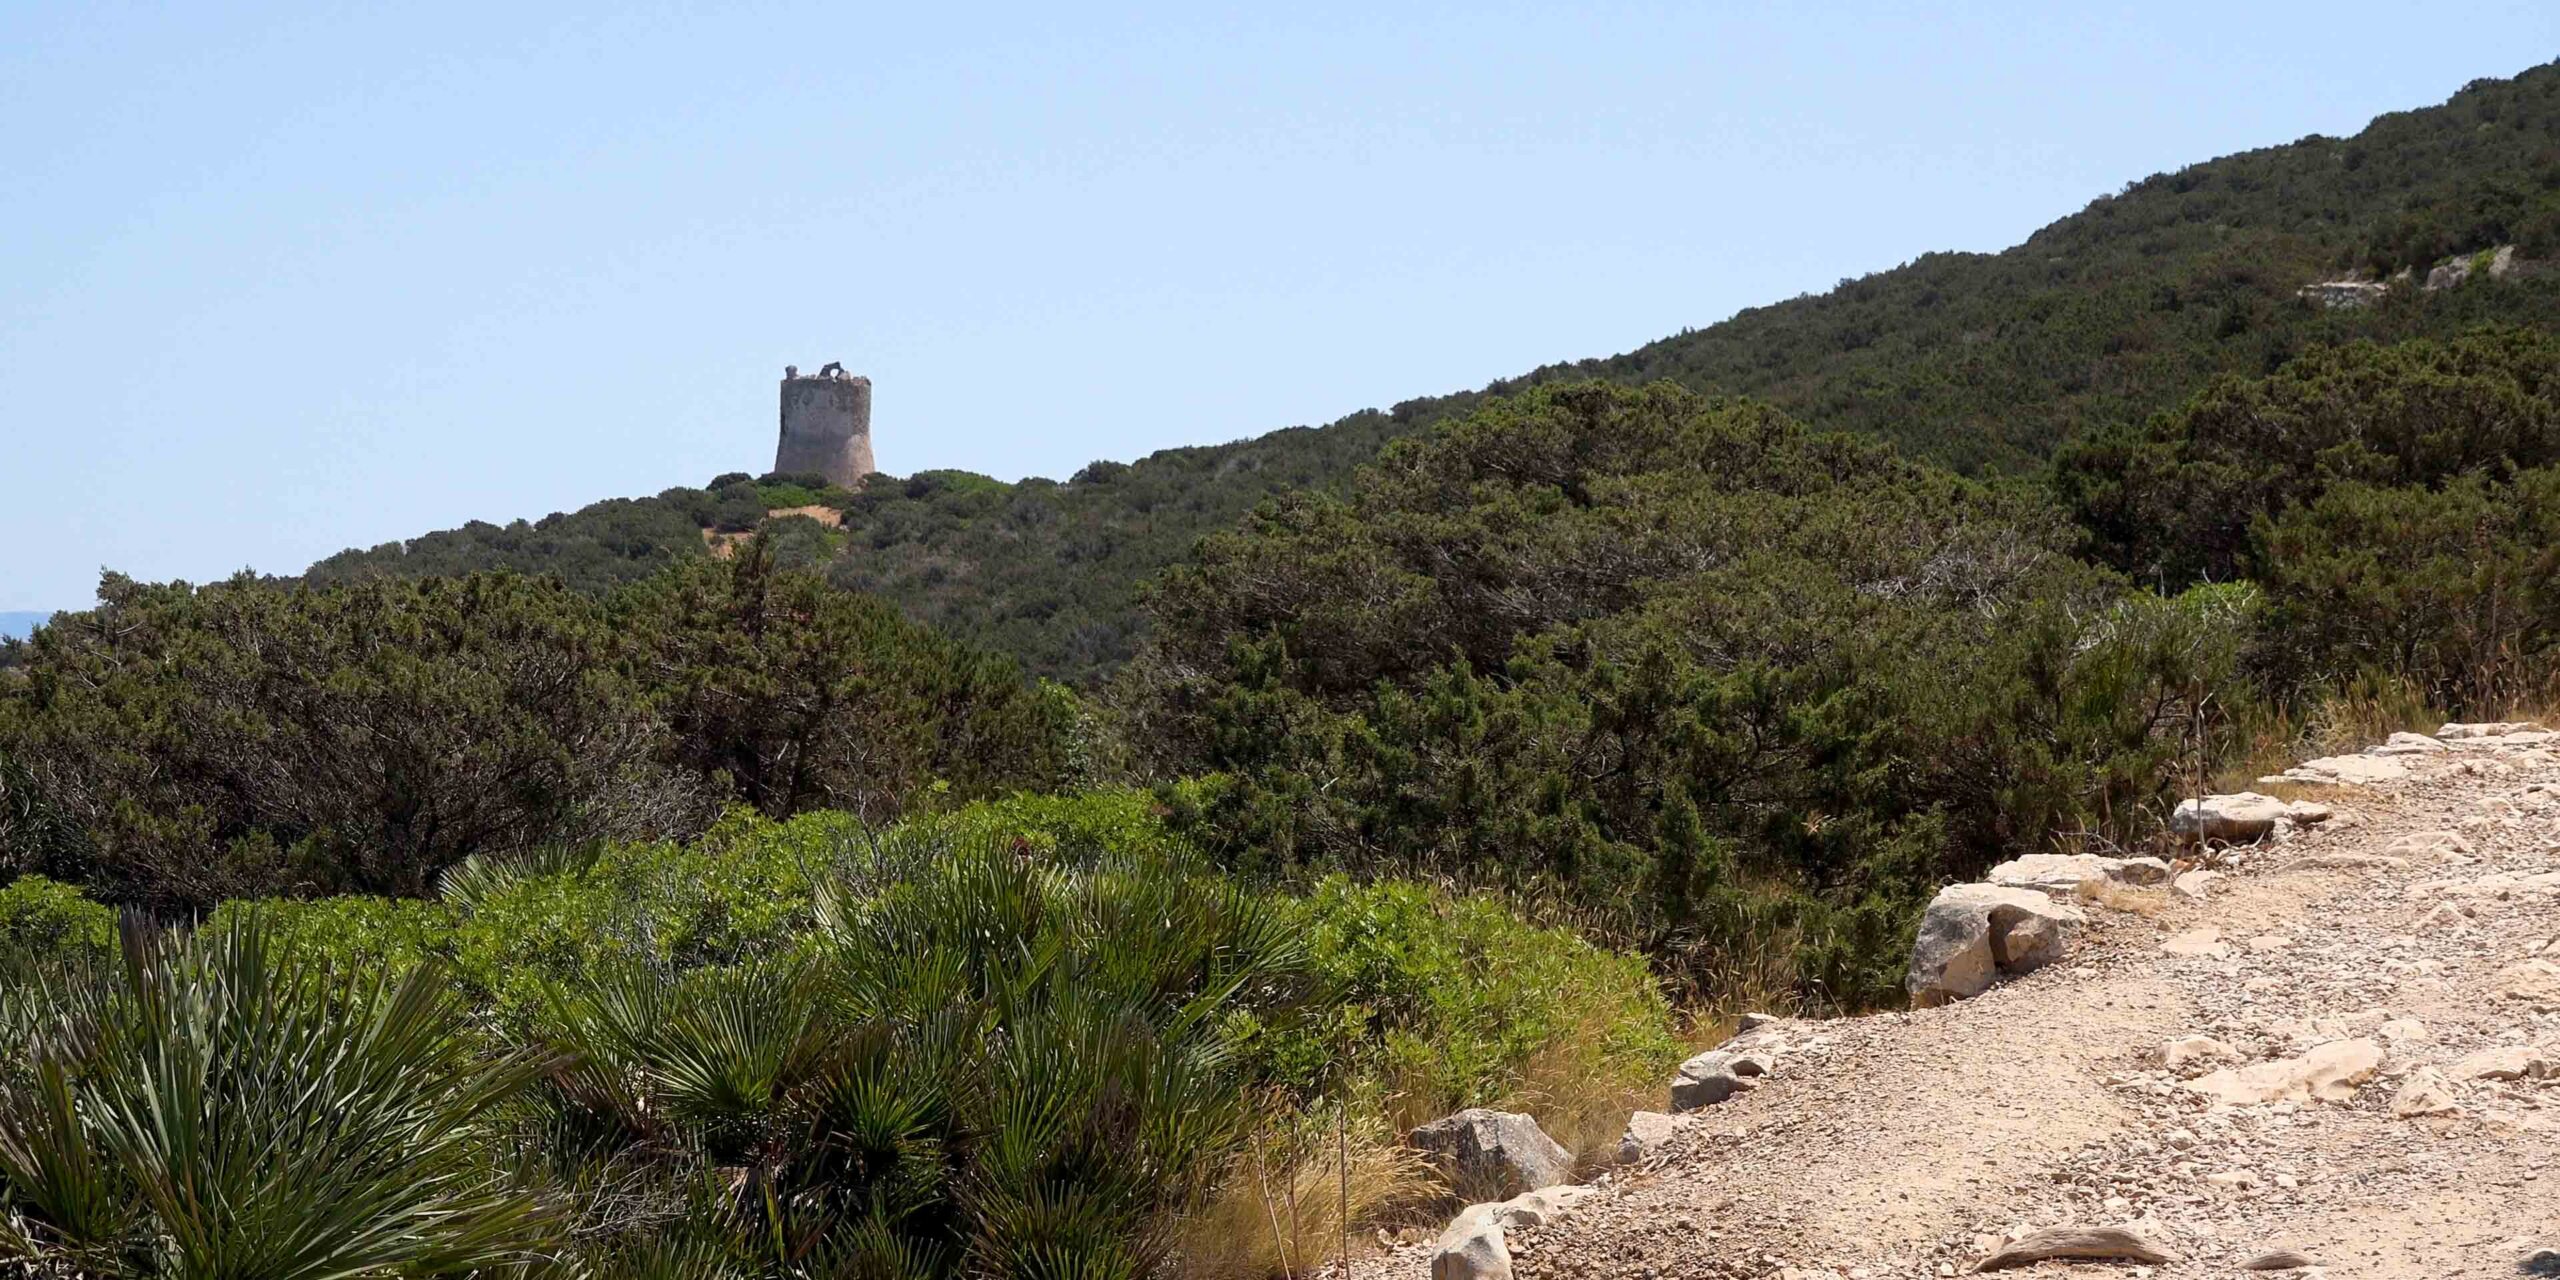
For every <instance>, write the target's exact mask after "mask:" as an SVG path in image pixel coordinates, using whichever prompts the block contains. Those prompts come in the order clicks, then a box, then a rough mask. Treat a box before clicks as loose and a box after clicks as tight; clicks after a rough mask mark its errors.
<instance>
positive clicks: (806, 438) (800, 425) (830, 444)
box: [773, 366, 872, 489]
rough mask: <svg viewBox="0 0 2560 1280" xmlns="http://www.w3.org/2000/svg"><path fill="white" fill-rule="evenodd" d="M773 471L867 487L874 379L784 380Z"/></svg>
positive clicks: (835, 375) (822, 376) (823, 377)
mask: <svg viewBox="0 0 2560 1280" xmlns="http://www.w3.org/2000/svg"><path fill="white" fill-rule="evenodd" d="M829 368H830V369H832V368H833V366H829ZM773 469H774V470H776V471H814V472H816V473H818V474H819V475H822V476H825V477H826V478H827V479H829V480H831V481H833V482H835V483H837V484H840V485H843V486H845V487H846V488H848V489H850V488H852V487H854V486H855V485H858V484H860V483H862V478H863V477H864V476H867V475H870V474H871V472H872V461H871V379H869V378H856V377H849V376H847V375H845V374H843V373H823V374H819V375H817V376H815V377H800V376H797V375H787V376H785V377H784V378H783V379H782V440H781V443H779V444H777V445H776V446H774V450H773Z"/></svg>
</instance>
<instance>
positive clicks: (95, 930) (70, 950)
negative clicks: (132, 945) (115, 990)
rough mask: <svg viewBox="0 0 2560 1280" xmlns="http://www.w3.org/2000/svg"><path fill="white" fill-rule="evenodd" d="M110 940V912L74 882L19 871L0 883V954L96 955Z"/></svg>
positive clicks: (71, 960)
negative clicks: (5, 884) (69, 883)
mask: <svg viewBox="0 0 2560 1280" xmlns="http://www.w3.org/2000/svg"><path fill="white" fill-rule="evenodd" d="M115 946H116V913H115V909H114V908H112V907H108V906H105V905H103V904H100V903H96V902H91V901H90V900H89V898H88V895H86V894H84V893H82V892H80V890H79V888H78V887H77V886H74V885H67V884H60V883H57V882H55V881H52V880H47V879H45V878H44V877H43V876H20V877H19V878H17V879H16V880H13V881H11V882H9V884H8V885H7V886H5V887H0V956H15V957H21V958H25V959H31V960H35V961H38V962H42V963H68V964H79V963H83V962H87V961H93V960H102V959H104V958H106V957H107V956H108V955H109V954H111V953H112V952H114V950H115Z"/></svg>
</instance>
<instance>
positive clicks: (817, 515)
mask: <svg viewBox="0 0 2560 1280" xmlns="http://www.w3.org/2000/svg"><path fill="white" fill-rule="evenodd" d="M786 516H807V517H809V518H810V519H812V520H815V521H817V522H818V523H820V524H822V525H825V526H826V527H828V528H830V529H841V528H843V527H844V513H843V512H841V511H838V510H836V509H835V508H834V507H777V508H775V509H774V510H771V511H768V512H765V513H764V520H763V521H760V522H758V526H757V527H758V528H761V527H763V525H764V524H767V523H770V522H772V521H775V520H780V519H783V518H784V517H786ZM754 536H756V535H755V530H753V529H749V530H746V531H744V532H740V533H722V532H720V531H719V530H717V529H705V530H703V531H702V541H703V544H704V545H705V546H708V547H709V548H711V555H712V558H713V559H716V560H726V559H728V558H729V557H731V556H733V555H736V554H737V553H738V544H739V543H741V542H744V541H746V540H747V539H749V538H752V537H754Z"/></svg>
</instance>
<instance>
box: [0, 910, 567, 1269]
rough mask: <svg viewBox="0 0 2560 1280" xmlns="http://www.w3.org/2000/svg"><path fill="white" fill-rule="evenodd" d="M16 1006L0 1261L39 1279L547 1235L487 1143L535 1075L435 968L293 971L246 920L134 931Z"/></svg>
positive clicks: (537, 1242) (382, 1255)
mask: <svg viewBox="0 0 2560 1280" xmlns="http://www.w3.org/2000/svg"><path fill="white" fill-rule="evenodd" d="M10 998H11V999H13V1000H19V1001H32V1002H35V1003H36V1006H37V1008H38V1009H39V1012H38V1013H37V1015H36V1016H35V1017H34V1018H33V1020H32V1021H33V1023H34V1025H35V1027H36V1034H35V1035H34V1037H33V1038H32V1041H31V1043H30V1045H29V1056H30V1059H31V1070H30V1071H29V1072H28V1078H23V1079H20V1080H17V1081H12V1082H10V1083H9V1084H8V1085H6V1086H5V1088H0V1197H4V1198H5V1201H6V1208H7V1211H8V1213H9V1215H10V1218H11V1219H12V1222H11V1227H12V1229H11V1230H7V1231H0V1250H10V1251H13V1252H14V1253H15V1254H16V1256H17V1257H18V1259H19V1260H20V1261H22V1262H27V1263H32V1264H35V1265H36V1266H38V1267H39V1268H41V1269H42V1270H43V1273H45V1274H78V1275H89V1276H102V1277H127V1276H134V1277H140V1276H151V1277H171V1278H173V1280H216V1278H219V1280H338V1278H340V1277H354V1276H371V1275H389V1274H399V1275H403V1276H429V1275H457V1274H462V1273H466V1272H471V1271H474V1270H478V1269H483V1268H489V1267H496V1266H504V1265H511V1264H515V1263H521V1262H524V1261H527V1260H529V1259H531V1258H532V1257H533V1256H534V1254H535V1252H536V1251H537V1250H538V1249H539V1248H540V1247H541V1245H542V1244H543V1242H544V1241H545V1238H546V1235H547V1228H548V1215H547V1213H546V1212H545V1211H544V1209H543V1207H542V1206H541V1205H540V1204H538V1203H537V1202H536V1201H535V1200H534V1199H533V1198H532V1197H531V1196H530V1195H528V1194H526V1193H525V1192H523V1191H522V1190H520V1189H518V1188H516V1187H514V1186H512V1185H510V1184H509V1183H508V1181H507V1179H506V1178H505V1177H504V1176H503V1175H502V1174H500V1173H499V1172H498V1171H497V1169H496V1167H495V1165H494V1164H493V1162H492V1161H491V1160H490V1159H489V1153H488V1151H487V1149H486V1141H487V1139H488V1137H489V1130H488V1121H489V1118H490V1115H491V1113H492V1111H493V1110H494V1109H495V1108H497V1107H499V1106H500V1105H501V1104H502V1103H504V1102H506V1101H507V1100H508V1099H509V1098H510V1097H512V1096H513V1095H515V1094H516V1092H517V1091H518V1090H519V1088H520V1087H521V1086H523V1085H524V1084H525V1083H526V1082H528V1081H529V1080H530V1079H532V1078H533V1077H534V1076H535V1075H536V1074H537V1073H538V1071H539V1069H540V1067H541V1065H542V1064H541V1063H540V1062H538V1061H536V1060H534V1059H533V1058H531V1057H529V1056H526V1055H522V1054H517V1055H508V1056H502V1057H497V1058H490V1057H488V1056H486V1055H484V1054H483V1053H482V1052H481V1051H480V1050H479V1048H478V1047H477V1046H475V1045H474V1044H473V1043H472V1041H471V1040H470V1039H469V1038H468V1037H467V1036H466V1034H465V1031H464V1023H463V1012H464V1010H463V1008H462V1005H461V1003H460V1001H459V1000H458V999H457V998H456V997H455V996H454V995H453V994H452V993H451V992H450V990H449V989H448V987H447V986H446V984H445V983H444V981H443V979H442V977H441V976H440V975H439V974H438V973H437V972H435V971H434V970H433V969H432V968H418V969H412V970H410V971H408V972H406V973H404V974H401V975H398V976H371V977H359V976H355V975H350V974H344V973H338V972H332V971H329V970H326V969H317V968H312V967H308V966H306V965H303V964H301V963H298V962H296V961H292V960H287V959H284V958H282V957H280V956H278V955H277V954H275V953H274V952H272V951H271V950H270V948H269V947H268V945H267V940H266V935H265V932H264V928H263V926H262V925H260V924H259V923H258V922H257V921H256V920H255V919H254V918H251V919H244V920H241V921H237V922H234V923H232V924H229V925H226V926H223V927H221V928H218V929H213V930H208V931H206V932H203V933H199V934H197V935H195V936H194V937H192V938H166V937H161V936H155V935H153V934H151V933H148V932H146V931H144V930H141V929H139V928H137V929H133V930H129V931H128V933H127V936H126V938H125V945H124V953H123V956H122V957H121V960H120V962H118V963H116V964H114V965H112V966H102V967H99V968H96V969H92V970H88V971H83V972H75V973H72V974H70V975H67V976H59V977H55V978H50V979H46V980H44V981H42V982H40V983H38V984H35V985H32V986H27V987H21V988H19V989H17V990H15V991H13V992H11V993H10Z"/></svg>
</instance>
